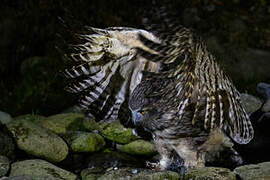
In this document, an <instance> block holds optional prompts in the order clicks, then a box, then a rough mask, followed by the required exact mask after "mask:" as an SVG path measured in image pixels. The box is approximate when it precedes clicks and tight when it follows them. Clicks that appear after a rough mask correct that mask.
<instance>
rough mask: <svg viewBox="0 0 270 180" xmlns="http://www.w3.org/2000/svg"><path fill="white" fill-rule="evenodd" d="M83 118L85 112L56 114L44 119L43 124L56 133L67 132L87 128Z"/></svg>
mask: <svg viewBox="0 0 270 180" xmlns="http://www.w3.org/2000/svg"><path fill="white" fill-rule="evenodd" d="M83 120H84V114H81V113H64V114H56V115H52V116H49V117H47V118H46V119H43V120H42V122H41V126H43V127H45V128H47V129H50V130H51V131H53V132H55V133H56V134H65V133H66V132H67V131H77V130H85V128H84V126H83Z"/></svg>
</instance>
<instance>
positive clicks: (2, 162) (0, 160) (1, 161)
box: [0, 156, 10, 178]
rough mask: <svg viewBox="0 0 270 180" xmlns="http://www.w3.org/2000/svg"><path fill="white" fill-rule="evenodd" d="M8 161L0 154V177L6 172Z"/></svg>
mask: <svg viewBox="0 0 270 180" xmlns="http://www.w3.org/2000/svg"><path fill="white" fill-rule="evenodd" d="M9 164H10V161H9V159H8V158H7V157H5V156H0V178H1V177H3V176H4V175H6V174H7V172H8V170H9Z"/></svg>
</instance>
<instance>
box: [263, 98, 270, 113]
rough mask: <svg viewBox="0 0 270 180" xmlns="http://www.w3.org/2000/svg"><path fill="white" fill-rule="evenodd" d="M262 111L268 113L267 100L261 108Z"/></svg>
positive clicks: (269, 102)
mask: <svg viewBox="0 0 270 180" xmlns="http://www.w3.org/2000/svg"><path fill="white" fill-rule="evenodd" d="M262 111H263V112H266V113H267V112H268V113H269V112H270V99H267V101H266V102H265V103H264V105H263V107H262Z"/></svg>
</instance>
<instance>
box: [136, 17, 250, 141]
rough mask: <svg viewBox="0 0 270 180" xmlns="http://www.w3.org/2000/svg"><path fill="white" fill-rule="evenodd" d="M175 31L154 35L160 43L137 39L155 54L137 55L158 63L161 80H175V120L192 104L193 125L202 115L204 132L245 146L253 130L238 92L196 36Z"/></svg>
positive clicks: (181, 30) (169, 25)
mask: <svg viewBox="0 0 270 180" xmlns="http://www.w3.org/2000/svg"><path fill="white" fill-rule="evenodd" d="M160 14H162V13H160ZM165 19H166V18H165ZM167 22H169V21H167ZM165 24H166V23H165ZM167 27H168V29H169V27H174V25H171V24H168V25H167ZM175 30H176V31H172V32H171V33H170V34H166V33H165V34H164V33H163V32H164V31H163V32H157V34H161V35H162V37H163V38H164V39H163V40H162V41H161V43H160V44H157V43H154V42H151V41H150V40H147V38H144V37H141V41H142V42H144V44H145V45H146V46H148V47H149V48H150V49H153V50H154V51H155V52H158V53H157V54H151V53H149V52H146V51H143V52H140V54H141V55H142V56H143V57H145V58H147V59H152V60H153V59H154V60H156V61H158V62H161V64H162V67H163V68H162V69H161V72H160V74H161V75H163V76H164V78H165V77H167V78H174V79H175V80H174V81H175V94H176V98H178V100H177V101H176V102H177V105H176V106H177V107H178V117H179V119H181V117H182V116H183V114H184V112H185V111H186V110H187V107H188V106H189V105H191V104H192V105H193V106H194V107H195V108H194V112H193V118H192V119H191V121H192V123H193V124H195V123H196V121H198V119H199V115H200V116H203V118H202V119H203V121H204V122H203V124H204V128H205V129H206V130H210V131H211V130H213V129H216V128H221V129H223V130H224V131H225V132H226V133H227V134H228V135H229V136H230V137H231V138H232V139H233V140H234V141H235V142H237V143H239V144H246V143H248V142H249V141H250V140H251V139H252V138H253V136H254V131H253V128H252V125H251V122H250V119H249V117H248V115H247V113H246V112H245V110H244V108H243V106H242V104H241V100H240V94H239V92H238V91H237V89H236V88H235V87H234V85H233V84H232V82H231V81H230V79H229V78H228V77H227V76H226V75H225V74H224V72H223V71H222V70H221V69H220V68H219V66H218V65H217V63H216V61H215V57H214V56H213V55H212V54H211V53H210V52H209V51H208V50H207V47H206V45H205V44H204V42H203V41H202V40H201V39H200V38H199V37H198V36H196V35H195V34H194V33H193V32H192V31H191V30H189V29H186V28H182V27H180V28H175ZM163 43H166V45H163ZM149 78H151V76H149ZM202 113H203V115H202Z"/></svg>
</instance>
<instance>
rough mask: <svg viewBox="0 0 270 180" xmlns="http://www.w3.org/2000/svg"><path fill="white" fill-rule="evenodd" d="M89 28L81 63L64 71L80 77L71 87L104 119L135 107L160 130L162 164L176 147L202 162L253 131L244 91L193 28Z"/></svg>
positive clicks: (147, 125) (79, 50)
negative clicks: (220, 64)
mask: <svg viewBox="0 0 270 180" xmlns="http://www.w3.org/2000/svg"><path fill="white" fill-rule="evenodd" d="M151 28H152V29H151ZM88 30H89V33H84V34H79V35H76V36H77V37H78V39H81V40H83V41H84V43H82V44H78V45H72V46H71V49H72V50H73V52H72V53H70V54H68V57H70V58H71V59H73V60H74V61H76V62H78V65H77V66H74V67H73V68H72V69H66V70H65V71H64V72H63V73H64V75H65V76H66V77H68V78H71V79H74V80H73V81H71V84H70V85H69V86H68V87H67V90H68V91H70V92H73V93H80V94H81V95H82V96H81V99H80V103H79V104H80V107H82V108H84V109H86V111H87V113H88V115H90V116H95V117H96V119H99V120H107V121H111V120H115V119H116V118H118V117H120V118H121V117H122V119H123V117H124V119H125V120H127V121H128V120H129V118H128V117H127V115H128V114H131V116H132V122H133V123H134V124H135V125H136V126H138V127H142V128H143V129H145V130H146V131H149V132H150V133H151V134H152V136H153V139H154V142H155V143H156V146H157V149H158V151H159V153H160V154H161V160H160V166H159V168H161V169H165V168H166V167H167V166H168V165H169V164H170V153H171V152H172V151H175V152H177V153H178V154H179V156H180V157H181V158H183V159H184V162H185V166H186V167H188V168H191V167H198V166H204V161H205V160H204V155H205V152H207V151H211V150H212V149H215V147H217V146H219V145H220V144H224V142H225V141H226V139H227V140H228V139H229V138H228V137H230V138H231V139H233V140H234V141H235V142H236V143H239V144H246V143H248V142H249V141H250V140H251V139H252V138H253V134H254V132H253V128H252V125H251V123H250V120H249V117H248V115H247V113H246V112H245V110H244V109H243V106H242V105H241V101H240V97H239V92H238V91H237V90H236V88H235V87H234V86H233V84H232V82H231V81H230V79H229V78H228V77H227V76H226V75H225V74H224V72H223V71H222V70H221V69H220V67H219V66H218V65H217V63H216V62H215V57H214V56H213V55H212V54H211V53H210V52H209V51H208V50H207V47H206V45H205V43H204V42H203V41H202V40H201V39H200V37H198V36H196V35H195V34H194V33H193V32H192V30H190V29H187V28H184V27H182V26H175V25H172V24H170V23H168V21H165V22H164V23H163V24H162V26H160V27H158V28H157V29H155V26H154V25H153V26H151V27H150V31H151V32H150V31H149V32H148V31H145V30H140V29H133V28H123V27H113V28H107V29H97V28H91V27H89V28H88ZM130 111H131V113H129V112H130Z"/></svg>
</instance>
